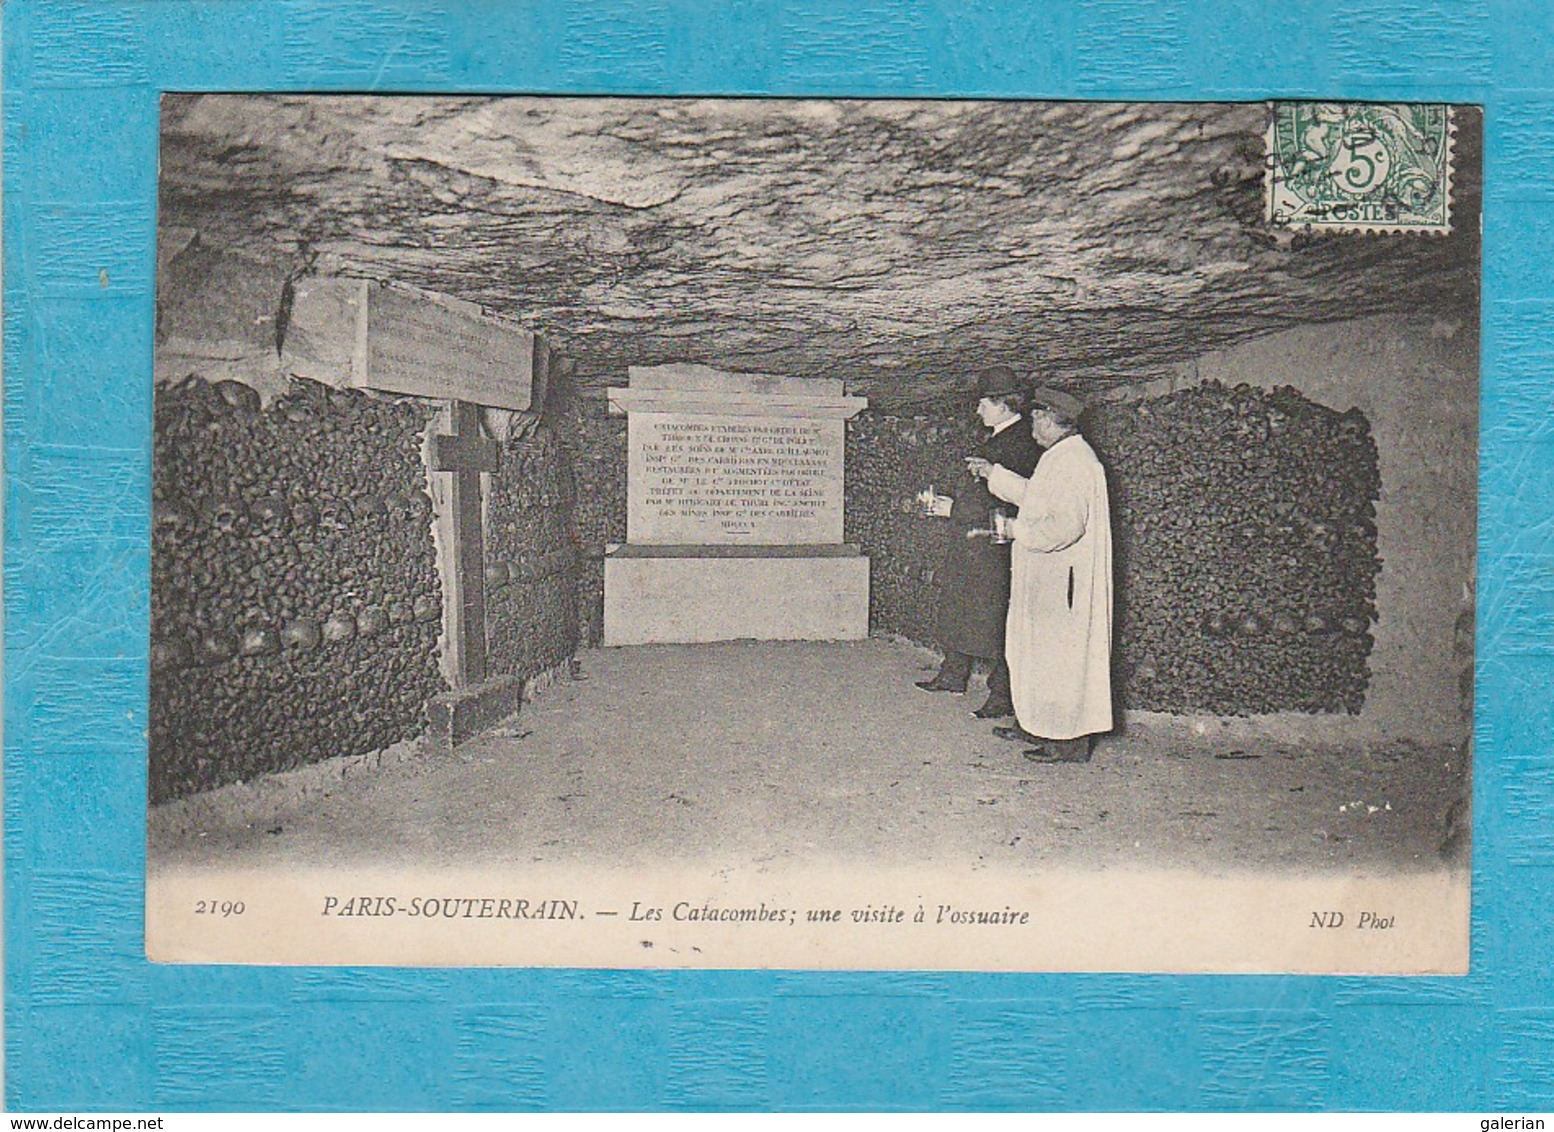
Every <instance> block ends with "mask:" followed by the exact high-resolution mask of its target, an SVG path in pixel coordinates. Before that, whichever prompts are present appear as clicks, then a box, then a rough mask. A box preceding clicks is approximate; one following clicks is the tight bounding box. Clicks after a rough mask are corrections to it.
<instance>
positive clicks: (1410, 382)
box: [1135, 309, 1479, 739]
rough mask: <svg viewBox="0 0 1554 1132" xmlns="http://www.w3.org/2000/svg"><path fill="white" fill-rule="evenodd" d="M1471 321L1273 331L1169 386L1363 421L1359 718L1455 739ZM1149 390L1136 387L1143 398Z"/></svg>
mask: <svg viewBox="0 0 1554 1132" xmlns="http://www.w3.org/2000/svg"><path fill="white" fill-rule="evenodd" d="M1478 353H1479V338H1478V328H1477V319H1476V315H1475V314H1474V312H1473V311H1472V309H1465V310H1462V311H1460V312H1458V313H1456V314H1455V315H1452V316H1447V317H1440V316H1420V317H1415V318H1400V317H1392V316H1378V317H1373V318H1365V319H1358V320H1354V321H1351V322H1341V323H1329V324H1323V325H1316V326H1308V327H1301V328H1299V329H1295V330H1287V331H1282V332H1280V333H1277V334H1273V335H1270V336H1268V337H1266V338H1260V339H1256V340H1254V341H1251V342H1247V343H1244V344H1242V345H1239V346H1236V347H1233V348H1231V349H1227V350H1219V351H1214V352H1212V353H1208V354H1206V355H1204V356H1203V357H1201V358H1199V359H1197V360H1196V361H1195V362H1193V363H1189V364H1187V365H1183V366H1181V367H1180V369H1179V372H1178V375H1177V376H1176V378H1174V380H1173V383H1174V384H1176V385H1178V386H1186V385H1191V384H1196V383H1197V382H1200V381H1204V380H1217V381H1222V382H1225V383H1227V384H1234V383H1240V382H1247V383H1251V384H1254V385H1258V386H1261V387H1264V388H1273V387H1277V386H1280V385H1294V386H1296V387H1297V388H1299V389H1301V390H1302V391H1303V392H1304V393H1305V394H1306V395H1307V396H1309V397H1311V398H1312V399H1313V400H1316V401H1319V402H1322V403H1323V404H1326V405H1331V406H1333V407H1335V408H1338V409H1346V408H1348V407H1351V406H1353V407H1355V408H1358V409H1359V410H1360V411H1361V412H1362V413H1364V415H1365V417H1366V418H1367V419H1368V420H1369V422H1370V425H1371V430H1372V434H1373V436H1374V437H1375V440H1376V445H1377V449H1378V452H1379V458H1380V470H1381V493H1380V499H1379V501H1378V503H1377V514H1376V526H1377V548H1378V551H1379V553H1380V555H1381V559H1382V569H1381V573H1380V575H1379V576H1378V577H1377V579H1376V594H1377V598H1376V600H1377V606H1378V608H1379V611H1380V617H1379V619H1378V621H1377V624H1376V626H1375V629H1374V634H1375V647H1374V649H1373V650H1372V653H1371V658H1370V665H1371V681H1370V688H1369V691H1368V694H1367V697H1366V702H1365V708H1364V710H1363V712H1362V713H1361V718H1362V720H1363V721H1364V722H1365V723H1367V724H1368V725H1369V727H1370V728H1372V729H1374V730H1376V731H1378V732H1385V733H1387V734H1390V735H1394V736H1404V737H1417V738H1421V739H1424V738H1430V739H1439V738H1440V737H1441V736H1443V735H1449V736H1454V737H1455V736H1457V735H1460V734H1462V733H1463V731H1464V727H1465V725H1466V723H1467V722H1468V720H1469V719H1470V718H1471V709H1472V648H1473V589H1474V579H1475V562H1476V548H1477V517H1478V512H1477V484H1478ZM1162 391H1163V387H1162V386H1159V385H1157V386H1155V387H1152V388H1147V389H1144V390H1140V391H1137V393H1136V394H1135V395H1140V396H1147V395H1154V394H1158V393H1159V392H1162Z"/></svg>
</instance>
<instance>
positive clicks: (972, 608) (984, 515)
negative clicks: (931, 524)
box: [917, 366, 1042, 719]
mask: <svg viewBox="0 0 1554 1132" xmlns="http://www.w3.org/2000/svg"><path fill="white" fill-rule="evenodd" d="M1024 407H1025V383H1024V382H1022V381H1021V380H1020V378H1019V377H1018V375H1016V374H1015V372H1014V370H1012V369H1010V368H1009V367H1008V366H993V367H992V368H990V369H987V370H984V371H982V372H981V373H980V374H978V375H977V417H978V418H979V419H980V420H981V421H982V423H983V424H984V425H985V426H986V427H987V428H989V429H991V430H992V436H990V437H989V438H988V439H987V440H986V441H984V442H983V443H982V445H981V446H980V447H978V448H977V450H976V451H974V452H970V453H967V457H968V459H969V458H972V457H975V458H977V459H980V460H986V461H989V462H990V463H993V464H1001V465H1003V466H1004V467H1005V468H1008V469H1010V470H1011V471H1018V473H1019V474H1020V475H1022V476H1029V475H1030V474H1031V473H1032V472H1033V471H1034V470H1035V468H1036V461H1037V460H1038V459H1040V458H1041V451H1042V450H1041V447H1040V446H1039V445H1038V444H1037V443H1036V441H1035V440H1033V439H1032V438H1031V430H1030V428H1029V426H1024V425H1020V422H1021V414H1022V412H1023V411H1024ZM1016 426H1019V427H1016ZM953 490H954V492H955V494H954V496H953V499H950V498H946V497H945V496H935V497H934V498H933V499H931V500H930V499H926V498H925V499H924V506H925V509H926V510H927V511H928V513H929V514H934V515H939V516H941V517H945V518H948V519H949V527H950V530H949V532H948V542H949V545H948V546H947V548H946V550H945V554H944V561H943V563H942V564H941V565H940V566H939V572H938V575H937V578H938V583H939V624H938V631H939V644H940V646H941V647H942V648H943V649H944V661H943V663H942V664H940V666H939V671H938V674H937V675H935V676H934V678H933V679H932V680H920V681H918V684H917V686H918V687H919V688H922V689H923V690H924V691H928V692H964V691H965V690H966V682H967V680H968V679H969V678H970V676H971V668H972V665H973V663H975V661H977V660H986V661H988V662H989V664H990V665H991V671H990V672H989V673H988V678H987V687H988V698H987V702H986V703H985V704H983V705H982V706H981V707H980V708H978V709H977V710H976V711H975V712H973V713H972V714H973V715H975V716H976V717H977V718H979V719H996V718H999V717H1001V716H1006V715H1012V714H1013V713H1014V703H1013V701H1012V700H1011V698H1010V694H1009V665H1008V663H1007V662H1006V661H1005V659H1004V624H1005V621H1006V619H1007V617H1008V613H1009V547H1008V545H1006V544H1002V543H999V542H996V541H995V540H993V539H991V538H989V537H987V535H988V532H989V528H991V527H992V526H993V522H992V519H991V514H992V512H993V510H994V508H998V509H999V510H1002V511H1003V512H1004V513H1005V514H1008V515H1010V516H1011V517H1012V516H1013V515H1014V514H1017V509H1016V508H1014V507H1011V506H1010V505H1008V504H1005V503H1001V502H1000V501H999V500H997V499H995V498H993V496H992V495H991V494H990V493H989V492H988V489H987V484H986V483H985V482H984V481H983V480H981V479H979V478H978V477H976V476H973V475H971V474H970V473H969V472H966V473H964V474H963V475H962V476H960V477H959V478H958V480H957V483H956V485H955V487H954V489H953ZM972 532H975V533H972Z"/></svg>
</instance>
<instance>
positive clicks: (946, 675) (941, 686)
mask: <svg viewBox="0 0 1554 1132" xmlns="http://www.w3.org/2000/svg"><path fill="white" fill-rule="evenodd" d="M970 678H971V657H969V656H967V655H966V654H965V653H963V652H947V653H945V654H944V660H943V661H942V662H941V663H940V665H939V671H938V673H937V675H935V676H934V678H933V679H932V680H919V681H918V682H917V686H918V687H919V688H921V689H922V690H923V691H925V692H955V693H956V694H959V693H962V692H964V691H965V690H966V681H967V680H969V679H970Z"/></svg>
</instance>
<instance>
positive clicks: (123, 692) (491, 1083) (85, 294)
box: [3, 0, 1554, 1112]
mask: <svg viewBox="0 0 1554 1132" xmlns="http://www.w3.org/2000/svg"><path fill="white" fill-rule="evenodd" d="M1551 44H1554V5H1551V4H1549V3H1547V2H1546V0H1478V2H1469V0H1455V2H1442V3H1435V4H1427V3H1419V2H1415V3H1399V2H1396V0H1387V2H1384V0H1341V2H1339V0H1332V2H1326V0H1316V2H1311V3H1283V4H1270V3H1266V2H1265V0H1220V2H1202V0H1152V2H1146V0H1078V2H1074V3H1062V4H1058V3H1047V4H1040V5H1037V4H1027V3H1020V2H1017V0H934V2H908V0H855V2H851V3H847V2H843V0H789V2H781V3H762V2H757V0H729V2H726V3H721V4H714V3H711V2H710V0H617V2H609V3H601V2H599V0H569V2H562V0H530V2H526V3H524V2H520V3H500V4H499V3H495V2H492V0H487V2H484V3H481V2H476V0H471V2H457V0H450V2H445V3H431V2H416V0H403V2H394V0H380V2H359V0H347V2H339V0H277V2H270V3H258V2H248V0H143V2H133V0H93V2H79V3H45V2H40V0H12V2H11V3H9V4H7V5H6V6H5V9H4V96H3V97H4V265H5V311H4V361H5V371H4V374H5V388H4V397H5V422H4V428H5V452H4V455H5V473H6V481H5V548H4V549H5V842H4V848H5V933H6V939H5V943H6V955H5V964H6V966H5V998H6V1002H5V1010H6V1017H5V1021H6V1043H7V1048H6V1069H7V1082H6V1101H7V1105H8V1107H10V1108H12V1109H23V1110H33V1111H38V1110H91V1109H98V1110H104V1109H111V1110H126V1109H148V1108H149V1109H161V1110H171V1109H184V1108H187V1109H222V1108H228V1109H232V1108H235V1109H268V1108H286V1109H291V1108H298V1109H400V1108H432V1109H444V1108H497V1109H508V1108H516V1109H524V1108H589V1109H595V1108H706V1107H733V1108H762V1109H764V1108H773V1107H776V1108H824V1109H842V1108H868V1109H890V1108H909V1109H919V1108H952V1109H953V1108H1057V1109H1086V1108H1106V1109H1134V1108H1141V1109H1286V1108H1288V1109H1310V1108H1338V1109H1473V1110H1501V1111H1513V1112H1514V1111H1524V1112H1525V1111H1527V1110H1539V1109H1542V1110H1549V1109H1551V1108H1554V974H1551V969H1550V966H1551V961H1550V957H1551V956H1554V913H1551V906H1554V749H1551V742H1550V735H1551V732H1554V727H1551V724H1554V678H1551V677H1554V374H1551V370H1554V270H1551V268H1550V264H1551V263H1554V214H1551V211H1550V204H1551V202H1554V51H1551ZM368 89H376V90H399V91H445V90H446V91H492V92H496V91H513V92H520V91H521V92H539V93H549V92H555V93H577V94H600V93H622V92H630V93H642V94H695V93H729V94H735V93H737V94H753V93H761V94H773V95H866V96H914V97H915V96H933V95H955V96H999V97H1011V98H1013V97H1019V98H1095V99H1173V100H1208V99H1252V100H1260V99H1265V98H1268V97H1276V96H1321V97H1330V98H1331V97H1341V98H1356V99H1395V100H1404V99H1409V100H1430V101H1442V100H1446V101H1460V102H1476V103H1482V104H1483V105H1485V107H1486V124H1485V133H1486V149H1485V194H1484V257H1485V263H1484V312H1483V314H1484V322H1483V326H1484V365H1483V386H1482V388H1483V413H1482V448H1481V466H1482V479H1481V487H1480V508H1481V512H1480V538H1481V543H1480V545H1481V561H1480V572H1479V619H1480V625H1479V634H1478V649H1479V671H1478V724H1477V783H1476V799H1475V802H1476V805H1475V827H1474V837H1475V844H1474V884H1475V891H1474V909H1473V958H1472V973H1471V974H1470V975H1469V976H1467V977H1466V978H1456V979H1445V978H1421V979H1402V978H1398V979H1373V978H1371V979H1362V978H1264V977H1257V978H1248V977H1194V978H1166V977H1140V976H1096V975H1085V976H1066V975H1039V976H1038V975H971V974H964V975H962V974H921V975H919V974H905V975H903V974H867V973H862V974H848V975H838V974H818V973H813V974H806V973H781V972H723V973H706V972H673V971H670V972H590V971H533V970H530V971H524V970H483V971H482V970H477V971H450V970H432V971H403V970H322V969H261V968H230V967H225V968H224V967H198V968H187V967H156V966H152V965H150V964H148V963H146V961H145V960H144V958H143V955H142V942H141V941H142V908H141V901H142V894H143V875H144V861H145V850H144V820H145V804H144V798H145V774H146V758H145V743H144V737H143V736H144V728H145V724H146V655H147V635H148V630H147V618H148V600H147V589H148V585H149V559H148V555H149V510H150V502H149V500H150V472H151V469H150V461H151V444H150V436H151V360H152V316H153V285H154V275H155V261H156V255H155V214H156V167H157V125H158V111H157V100H158V95H159V94H160V92H162V91H166V90H294V91H308V90H316V91H324V90H334V91H361V90H368Z"/></svg>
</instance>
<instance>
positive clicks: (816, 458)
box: [627, 413, 844, 545]
mask: <svg viewBox="0 0 1554 1132" xmlns="http://www.w3.org/2000/svg"><path fill="white" fill-rule="evenodd" d="M843 427H844V426H843V422H842V421H840V420H821V419H805V418H792V417H756V416H711V415H705V416H704V415H700V414H696V415H692V414H689V413H633V414H632V415H631V419H630V424H629V426H628V428H629V434H630V435H629V441H628V443H629V462H628V465H627V538H628V540H629V541H630V542H632V543H634V544H646V545H701V544H741V543H748V544H752V545H794V544H803V543H838V542H841V541H842V445H843Z"/></svg>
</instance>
